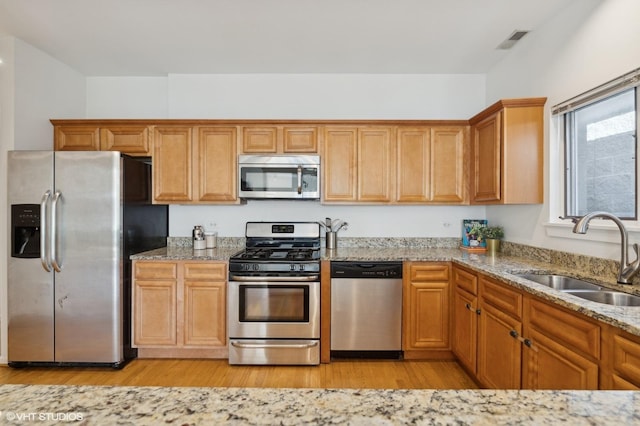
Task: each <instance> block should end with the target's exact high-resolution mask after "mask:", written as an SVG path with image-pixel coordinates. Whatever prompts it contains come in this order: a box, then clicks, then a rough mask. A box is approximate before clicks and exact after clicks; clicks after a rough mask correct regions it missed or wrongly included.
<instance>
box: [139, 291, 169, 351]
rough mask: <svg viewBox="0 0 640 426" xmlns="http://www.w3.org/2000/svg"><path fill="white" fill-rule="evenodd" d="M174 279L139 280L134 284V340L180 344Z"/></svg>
mask: <svg viewBox="0 0 640 426" xmlns="http://www.w3.org/2000/svg"><path fill="white" fill-rule="evenodd" d="M176 292H177V283H176V281H174V280H138V279H136V282H135V288H134V313H133V317H134V320H133V323H134V330H135V332H134V339H133V340H134V344H135V345H136V346H167V345H176V344H177V335H176V330H177V329H176V317H177V301H176Z"/></svg>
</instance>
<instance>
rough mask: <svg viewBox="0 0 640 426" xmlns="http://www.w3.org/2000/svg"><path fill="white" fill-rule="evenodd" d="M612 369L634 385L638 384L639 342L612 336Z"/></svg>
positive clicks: (639, 377)
mask: <svg viewBox="0 0 640 426" xmlns="http://www.w3.org/2000/svg"><path fill="white" fill-rule="evenodd" d="M613 369H614V370H615V371H616V372H618V373H620V375H622V376H623V377H625V378H626V379H628V380H630V381H631V382H633V384H634V385H635V386H638V385H640V343H638V342H636V341H633V340H630V339H628V338H626V337H625V336H621V335H615V336H613Z"/></svg>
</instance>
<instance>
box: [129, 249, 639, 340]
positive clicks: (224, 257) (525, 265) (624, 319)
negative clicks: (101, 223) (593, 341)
mask: <svg viewBox="0 0 640 426" xmlns="http://www.w3.org/2000/svg"><path fill="white" fill-rule="evenodd" d="M371 245H372V247H338V248H337V249H334V250H326V249H322V254H321V255H322V259H323V260H330V261H384V260H396V261H428V262H453V263H455V264H459V265H462V266H465V267H467V268H470V269H472V270H474V271H476V272H481V273H484V274H487V275H489V276H491V277H493V278H495V279H497V280H499V281H501V282H504V283H506V284H508V285H511V286H514V287H516V288H519V289H521V290H523V291H526V292H528V293H531V294H534V295H536V296H538V297H540V298H542V299H545V300H549V301H551V302H554V303H556V304H558V305H560V306H564V307H565V308H568V309H571V310H573V311H576V312H580V313H582V314H584V315H586V316H588V317H591V318H594V319H597V320H599V321H602V322H604V323H607V324H611V325H613V326H615V327H619V328H621V329H623V330H625V331H627V332H629V333H631V334H634V335H637V336H640V307H622V306H611V305H605V304H602V303H596V302H590V301H588V300H585V299H581V298H578V297H576V296H572V295H568V294H566V293H562V292H560V291H557V290H554V289H551V288H549V287H546V286H544V285H542V284H538V283H535V282H533V281H529V280H526V279H523V278H520V277H518V276H516V275H513V273H517V272H530V271H545V272H555V273H561V274H566V275H571V276H575V277H580V278H585V279H587V280H590V281H595V282H598V283H600V284H601V285H603V286H605V287H608V288H612V289H615V290H621V291H624V292H627V293H634V294H637V295H640V286H638V285H620V284H617V283H616V282H615V273H611V272H610V271H608V270H605V271H602V272H599V275H597V276H594V275H593V274H591V275H586V274H585V271H584V268H581V269H576V267H574V266H573V265H572V259H571V258H567V259H566V260H564V259H563V258H561V261H560V262H555V263H550V262H543V261H537V260H531V259H529V258H526V257H514V256H505V255H501V254H498V255H496V256H490V255H487V254H484V253H482V254H477V253H469V252H466V251H463V250H460V249H458V248H451V247H446V246H445V247H415V246H414V247H389V246H388V245H384V243H383V242H380V243H376V241H375V240H373V241H372V244H371ZM240 250H242V247H238V246H234V247H221V248H216V249H209V250H193V249H192V248H191V247H184V246H180V247H165V248H160V249H156V250H151V251H148V252H144V253H140V254H136V255H133V256H131V258H132V259H144V260H208V261H228V260H229V258H230V257H231V256H232V255H233V254H235V253H237V252H238V251H240Z"/></svg>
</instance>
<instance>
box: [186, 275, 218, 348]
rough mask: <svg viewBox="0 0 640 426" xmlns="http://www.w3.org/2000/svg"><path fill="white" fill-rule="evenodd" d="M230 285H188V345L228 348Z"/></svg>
mask: <svg viewBox="0 0 640 426" xmlns="http://www.w3.org/2000/svg"><path fill="white" fill-rule="evenodd" d="M226 301H227V297H226V283H225V282H219V281H218V282H216V281H193V280H187V279H185V282H184V344H185V345H188V346H225V345H226V344H227V333H226V329H227V321H226V315H227V311H226Z"/></svg>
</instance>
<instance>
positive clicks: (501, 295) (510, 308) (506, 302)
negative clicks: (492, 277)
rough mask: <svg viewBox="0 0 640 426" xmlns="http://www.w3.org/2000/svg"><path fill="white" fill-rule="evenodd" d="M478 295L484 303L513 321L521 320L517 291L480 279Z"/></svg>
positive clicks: (519, 299) (519, 298) (520, 305)
mask: <svg viewBox="0 0 640 426" xmlns="http://www.w3.org/2000/svg"><path fill="white" fill-rule="evenodd" d="M480 295H481V296H480V297H481V298H482V300H483V301H484V303H488V304H489V305H492V306H494V307H496V308H498V309H499V310H500V311H501V312H503V313H505V314H507V315H510V316H512V317H513V318H515V319H521V318H522V294H521V293H520V292H519V291H517V290H512V289H510V288H507V287H506V286H503V285H501V284H498V283H495V282H493V281H489V280H488V279H486V278H484V277H480Z"/></svg>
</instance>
